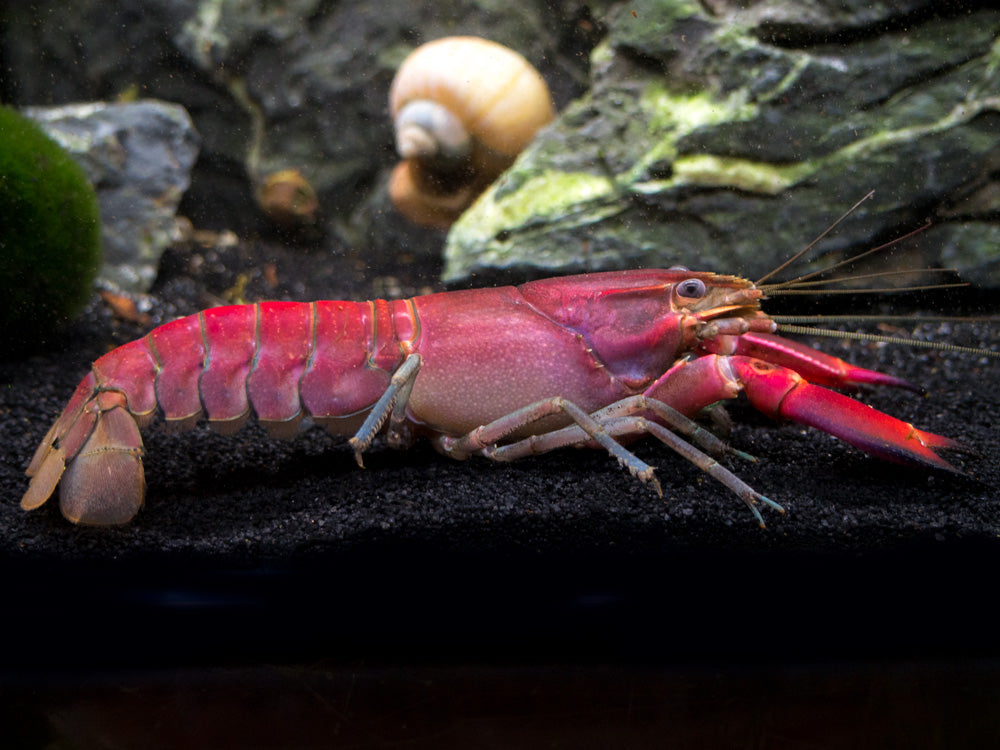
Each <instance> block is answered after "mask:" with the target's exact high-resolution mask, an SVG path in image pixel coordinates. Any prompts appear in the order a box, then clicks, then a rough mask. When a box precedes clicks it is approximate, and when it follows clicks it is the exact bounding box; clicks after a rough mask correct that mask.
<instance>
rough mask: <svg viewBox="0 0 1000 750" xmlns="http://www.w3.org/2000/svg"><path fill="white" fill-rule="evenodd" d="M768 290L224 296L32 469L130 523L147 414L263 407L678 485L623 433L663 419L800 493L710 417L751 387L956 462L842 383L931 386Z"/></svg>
mask: <svg viewBox="0 0 1000 750" xmlns="http://www.w3.org/2000/svg"><path fill="white" fill-rule="evenodd" d="M763 296H764V291H762V290H761V289H759V288H757V287H756V286H755V285H754V284H753V283H751V282H750V281H747V280H746V279H742V278H739V277H735V276H725V275H718V274H714V273H704V272H692V271H688V270H686V269H682V268H674V269H669V270H636V271H620V272H606V273H594V274H585V275H579V276H570V277H563V278H553V279H545V280H540V281H533V282H529V283H526V284H522V285H521V286H517V287H512V286H509V287H497V288H488V289H475V290H467V291H455V292H442V293H438V294H430V295H425V296H419V297H413V298H411V299H406V300H396V301H385V300H375V301H369V302H343V301H319V302H309V303H297V302H261V303H258V304H252V305H236V306H229V307H218V308H213V309H209V310H204V311H202V312H200V313H197V314H196V315H191V316H188V317H185V318H181V319H178V320H175V321H173V322H171V323H167V324H166V325H163V326H160V327H159V328H156V329H154V330H153V331H151V332H150V333H148V334H147V335H146V336H144V337H142V338H141V339H138V340H136V341H133V342H131V343H129V344H125V345H124V346H121V347H119V348H117V349H115V350H113V351H111V352H109V353H108V354H106V355H104V356H103V357H101V358H100V359H98V360H97V361H95V362H94V363H93V365H92V367H91V371H90V372H89V373H88V374H87V376H86V377H85V378H84V379H83V381H82V382H81V383H80V385H79V386H78V387H77V389H76V392H75V393H74V394H73V397H72V398H71V400H70V402H69V404H68V405H67V406H66V408H65V410H64V411H63V413H62V414H61V415H60V416H59V418H58V419H57V420H56V422H55V424H54V425H53V426H52V428H51V429H50V430H49V432H48V434H47V435H46V436H45V438H44V440H43V441H42V444H41V445H40V446H39V447H38V450H37V451H36V453H35V455H34V458H33V459H32V461H31V464H30V466H29V467H28V470H27V474H28V476H30V477H31V484H30V487H29V488H28V491H27V492H26V494H25V495H24V498H23V499H22V501H21V505H22V507H24V508H25V509H27V510H31V509H34V508H37V507H39V506H41V505H42V504H43V503H45V502H46V500H47V499H48V498H49V497H50V495H51V494H52V493H53V491H54V490H55V488H56V486H57V485H59V486H60V507H61V510H62V513H63V515H64V516H65V517H66V518H68V519H69V520H71V521H73V522H76V523H84V524H122V523H126V522H128V521H129V520H131V519H132V518H133V517H134V516H135V514H136V513H137V512H138V511H139V509H140V508H141V507H142V505H143V502H144V494H145V480H144V475H143V465H142V455H143V445H142V438H141V436H140V428H141V427H143V426H145V425H146V424H147V423H149V422H150V421H152V420H153V418H154V417H155V416H157V415H161V416H162V417H163V418H164V419H165V420H166V421H167V422H168V423H169V424H172V425H174V426H175V427H178V428H189V427H193V426H194V424H195V423H196V422H197V420H198V419H199V418H201V417H207V419H208V422H209V423H210V424H211V425H212V426H213V427H215V428H217V429H219V430H221V431H223V432H233V431H235V430H237V429H239V427H240V426H241V425H242V424H244V423H245V422H246V420H247V419H248V418H249V416H250V415H251V413H253V414H255V415H256V417H257V419H258V420H259V421H260V422H261V423H262V424H263V425H265V426H266V427H268V428H269V429H270V431H271V432H272V433H273V434H274V435H276V436H278V437H282V436H288V435H292V434H294V433H296V432H297V431H298V429H299V426H300V422H301V421H302V419H303V418H304V417H306V416H309V417H311V418H312V420H313V421H314V422H316V423H318V424H321V425H323V426H325V427H326V428H327V429H329V430H330V431H331V432H333V433H335V434H343V435H352V436H353V437H352V438H351V441H350V442H351V445H352V447H353V449H354V451H355V455H356V458H357V460H358V462H359V463H360V462H361V457H362V454H363V452H364V450H365V449H366V448H368V446H369V445H370V444H371V442H372V440H373V439H374V438H375V436H376V435H377V434H379V433H380V432H383V431H385V432H386V434H387V440H388V442H389V443H390V444H391V445H393V446H394V447H400V448H402V447H405V446H407V445H408V444H410V443H411V442H412V441H413V440H414V439H416V438H417V437H420V436H423V437H427V438H429V439H431V440H432V441H433V442H434V444H435V446H436V447H437V448H438V449H439V450H440V451H441V452H443V453H445V454H447V455H450V456H453V457H455V458H466V457H469V456H472V455H481V456H486V457H488V458H491V459H494V460H504V461H506V460H512V459H515V458H518V457H521V456H525V455H529V454H535V453H542V452H546V451H549V450H553V449H556V448H559V447H563V446H570V445H593V446H600V447H602V448H604V449H605V450H607V451H608V452H609V453H611V454H612V455H613V456H615V458H616V459H618V460H619V461H620V462H621V463H622V465H623V466H625V467H626V468H627V469H628V470H629V471H630V472H631V473H632V474H633V475H635V476H636V477H638V478H640V479H641V480H643V481H645V482H648V483H650V484H651V485H652V486H653V487H654V488H655V489H657V490H659V484H658V482H657V480H656V477H655V474H654V471H653V469H652V467H650V466H649V465H647V464H646V463H644V462H643V461H641V460H640V459H639V458H637V457H636V456H635V455H634V454H632V453H631V452H630V451H628V450H627V449H626V448H625V447H624V446H623V444H622V443H623V442H624V441H626V440H628V439H632V438H635V437H639V436H642V435H653V436H654V437H656V438H658V439H659V440H661V441H662V442H664V443H665V444H666V445H668V446H669V447H670V448H672V449H673V450H675V451H677V452H678V453H680V454H681V455H683V456H684V457H685V458H687V459H689V460H690V461H692V462H693V463H695V464H696V465H698V466H700V467H701V468H703V469H704V470H705V471H707V472H708V473H709V474H711V475H712V476H713V477H714V478H716V479H718V480H719V481H721V482H722V483H723V484H725V485H726V486H727V487H729V488H730V489H732V490H733V491H734V492H735V493H736V494H737V495H739V496H740V497H741V498H742V499H743V500H744V502H746V503H747V504H748V506H750V508H751V510H752V511H753V513H754V514H755V516H756V517H757V519H758V520H759V521H760V522H761V523H762V524H763V521H762V519H761V516H760V513H759V511H758V509H757V506H758V504H759V503H765V504H768V505H770V506H772V507H774V508H777V509H780V506H778V505H777V504H776V503H773V502H772V501H770V500H768V499H767V498H765V497H763V496H762V495H760V494H759V493H757V492H756V491H755V490H753V489H752V488H751V487H749V486H748V485H746V484H745V483H743V482H742V481H741V480H739V479H738V478H737V477H736V476H735V475H734V474H733V473H732V472H730V471H729V470H728V469H726V468H725V467H723V466H722V465H721V464H720V463H719V462H718V461H717V459H718V458H719V457H722V456H726V455H731V454H734V453H735V454H738V455H745V454H739V452H738V451H733V450H732V449H730V448H728V447H727V446H726V445H725V444H724V443H722V441H720V440H719V439H718V438H716V437H715V436H714V435H712V434H711V433H710V432H708V431H707V430H704V429H702V428H701V427H700V426H699V425H698V424H696V423H695V422H694V421H693V419H694V418H696V417H697V416H698V415H699V414H700V413H701V412H702V411H703V410H704V409H706V408H707V407H709V406H711V405H713V404H715V403H716V402H719V401H724V400H726V399H730V398H733V397H735V396H736V395H737V394H738V393H740V392H743V393H745V394H746V396H747V398H748V400H749V402H750V403H751V404H752V405H753V406H755V407H756V408H758V409H759V410H761V411H762V412H764V413H766V414H768V415H770V416H772V417H775V418H779V419H790V420H794V421H796V422H799V423H802V424H805V425H810V426H813V427H817V428H819V429H821V430H824V431H826V432H828V433H830V434H832V435H835V436H837V437H839V438H841V439H843V440H845V441H847V442H849V443H851V444H853V445H855V446H857V447H858V448H860V449H862V450H864V451H867V452H868V453H870V454H873V455H875V456H878V457H879V458H883V459H887V460H890V461H896V462H900V463H905V464H911V465H917V466H922V467H930V468H938V469H946V470H952V471H954V469H953V467H952V466H951V465H950V464H949V463H948V462H947V461H945V460H944V459H943V458H941V457H940V456H939V455H937V452H936V451H937V450H939V449H948V448H958V447H959V446H958V444H957V443H956V442H955V441H952V440H950V439H949V438H946V437H942V436H939V435H935V434H933V433H930V432H925V431H922V430H918V429H917V428H915V427H913V426H912V425H910V424H907V423H905V422H902V421H900V420H897V419H895V418H893V417H891V416H888V415H886V414H883V413H881V412H879V411H876V410H875V409H872V408H870V407H868V406H865V405H863V404H861V403H860V402H858V401H856V400H855V399H853V398H850V397H848V396H846V395H843V394H841V393H837V392H836V391H833V390H829V388H830V387H833V388H840V389H842V390H843V389H847V390H850V389H853V388H854V387H856V386H857V385H859V384H881V385H890V386H902V387H908V388H912V386H910V385H909V384H908V383H906V382H904V381H902V380H900V379H898V378H894V377H892V376H889V375H884V374H881V373H877V372H874V371H871V370H866V369H863V368H858V367H854V366H851V365H849V364H847V363H846V362H843V361H842V360H839V359H837V358H835V357H831V356H829V355H825V354H823V353H821V352H818V351H816V350H814V349H812V348H810V347H807V346H805V345H803V344H800V343H796V342H793V341H790V340H787V339H784V338H781V337H779V336H777V335H775V333H774V331H775V329H776V325H775V323H774V322H773V321H772V320H771V319H770V318H769V317H768V316H767V315H766V314H765V313H764V312H763V311H762V310H761V308H760V301H761V298H762V297H763Z"/></svg>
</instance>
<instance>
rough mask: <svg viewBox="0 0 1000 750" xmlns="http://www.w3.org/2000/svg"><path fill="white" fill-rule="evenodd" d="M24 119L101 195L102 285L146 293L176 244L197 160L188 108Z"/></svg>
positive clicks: (74, 110) (86, 110)
mask: <svg viewBox="0 0 1000 750" xmlns="http://www.w3.org/2000/svg"><path fill="white" fill-rule="evenodd" d="M24 114H25V115H27V116H28V117H30V118H32V119H33V120H35V121H36V122H37V123H38V124H39V125H41V127H42V128H43V129H44V130H45V132H46V133H48V135H49V136H50V137H51V138H53V139H54V140H55V141H57V142H58V143H59V144H60V145H61V146H62V147H63V148H65V149H66V150H67V151H69V152H70V153H71V154H72V155H73V156H74V157H75V158H76V160H77V161H78V162H79V163H80V164H81V166H82V167H83V168H84V171H85V172H86V173H87V176H88V177H89V178H90V181H91V182H92V183H93V184H94V187H95V189H96V190H97V198H98V202H99V203H100V207H101V225H102V242H103V246H104V261H103V263H102V265H101V269H100V271H99V273H98V284H103V285H105V286H112V287H114V288H116V289H121V290H124V291H131V292H145V291H147V290H148V289H149V287H150V286H151V285H152V283H153V281H154V280H155V279H156V273H157V269H158V267H159V263H160V256H161V255H162V254H163V251H164V250H165V249H166V248H167V247H168V246H169V245H170V244H171V243H173V242H176V241H177V239H178V227H177V218H176V213H177V206H178V203H179V202H180V200H181V196H182V195H183V194H184V191H185V190H186V189H187V187H188V184H189V182H190V173H191V168H192V167H193V165H194V162H195V159H196V157H197V155H198V134H197V133H196V132H195V130H194V127H193V126H192V124H191V119H190V118H189V117H188V114H187V112H186V111H185V110H184V108H183V107H181V106H180V105H177V104H167V103H165V102H158V101H142V102H136V103H133V104H104V103H95V104H74V105H68V106H64V107H53V108H40V107H28V108H26V109H25V110H24Z"/></svg>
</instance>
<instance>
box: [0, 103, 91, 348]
mask: <svg viewBox="0 0 1000 750" xmlns="http://www.w3.org/2000/svg"><path fill="white" fill-rule="evenodd" d="M0 217H2V219H0V322H2V333H0V338H2V339H3V340H4V342H6V343H27V342H31V341H32V340H35V339H39V338H44V337H45V336H46V334H47V332H48V331H49V330H50V329H51V328H52V327H53V326H56V325H58V324H60V323H62V322H64V321H66V320H67V319H69V318H70V317H72V316H73V315H74V314H75V313H77V312H78V311H79V310H80V308H81V307H82V306H83V304H84V303H85V302H86V300H87V298H88V296H89V295H90V293H91V289H92V284H93V281H94V277H95V275H96V274H97V268H98V264H99V263H100V260H101V226H100V217H99V212H98V206H97V196H96V195H95V193H94V189H93V187H92V186H91V185H90V182H88V180H87V177H86V175H85V174H84V172H83V170H82V169H81V168H80V167H79V166H78V165H77V164H76V162H74V161H73V159H72V158H71V157H70V156H69V155H68V154H67V153H66V152H65V151H63V150H62V148H60V147H59V146H58V145H57V144H56V143H55V142H54V141H52V140H51V139H49V137H48V136H46V135H45V134H44V133H43V132H42V131H41V129H40V128H39V127H38V126H37V125H35V124H34V123H33V122H31V121H30V120H28V119H27V118H25V117H23V116H22V115H20V114H19V113H17V112H15V111H14V110H12V109H9V108H7V107H2V106H0Z"/></svg>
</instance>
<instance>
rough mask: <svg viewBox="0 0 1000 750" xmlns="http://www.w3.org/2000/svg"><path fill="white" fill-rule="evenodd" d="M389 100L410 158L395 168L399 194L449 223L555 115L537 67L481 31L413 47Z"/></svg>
mask: <svg viewBox="0 0 1000 750" xmlns="http://www.w3.org/2000/svg"><path fill="white" fill-rule="evenodd" d="M389 106H390V109H391V112H392V116H393V121H394V123H395V128H396V149H397V151H399V154H400V156H402V157H403V158H404V159H406V160H407V162H404V164H401V165H399V166H397V168H396V171H395V172H394V173H393V177H392V180H391V182H390V195H391V196H392V198H393V202H394V203H395V204H396V206H397V208H399V209H400V210H401V211H402V212H403V213H404V214H405V215H407V216H408V217H409V218H410V219H411V220H413V221H415V222H417V223H420V224H425V225H430V226H445V227H446V226H448V225H450V224H451V222H452V221H454V219H455V218H457V217H458V215H459V214H461V212H462V211H463V210H464V209H465V207H466V206H468V204H469V203H471V202H472V200H474V199H475V197H476V196H477V195H478V194H479V193H480V192H481V191H482V190H483V189H485V187H486V186H487V185H488V184H489V183H491V182H492V181H493V180H494V179H496V178H497V176H499V174H500V173H501V172H503V170H505V169H506V168H507V167H509V166H510V165H511V164H512V163H513V161H514V159H515V158H516V157H517V155H518V154H519V153H520V152H521V151H522V150H523V149H524V147H525V146H526V145H527V144H528V143H529V142H530V141H531V139H532V138H534V136H535V133H536V132H537V131H538V129H539V128H541V127H542V126H543V125H545V124H547V123H548V122H550V121H551V120H552V118H553V117H555V108H554V107H553V104H552V97H551V95H550V94H549V89H548V86H546V85H545V81H544V80H543V79H542V77H541V75H539V73H538V71H537V70H535V69H534V68H533V67H532V66H531V64H530V63H529V62H528V61H527V60H525V59H524V57H522V56H521V55H519V54H518V53H517V52H514V51H513V50H511V49H508V48H507V47H504V46H503V45H500V44H497V43H496V42H491V41H488V40H486V39H480V38H478V37H446V38H444V39H438V40H436V41H433V42H429V43H427V44H425V45H423V46H421V47H418V48H417V49H416V50H414V52H413V53H412V54H411V55H410V56H409V57H408V58H407V59H406V60H405V61H404V63H403V65H402V66H401V67H400V69H399V71H398V72H397V73H396V77H395V79H394V80H393V82H392V88H391V90H390V92H389ZM404 165H406V166H404ZM408 191H414V192H417V193H429V195H426V196H423V197H422V196H419V195H418V196H413V195H408V194H407V195H404V194H403V193H406V192H408ZM458 194H461V200H459V201H457V200H456V197H457V195H458ZM442 200H443V201H444V203H445V204H447V205H442V204H441V201H442ZM428 201H429V205H428V207H427V208H426V209H422V208H420V206H421V205H423V204H425V203H427V202H428ZM456 206H457V207H456ZM425 211H426V212H427V214H428V215H427V216H422V213H423V212H425ZM449 217H450V218H449Z"/></svg>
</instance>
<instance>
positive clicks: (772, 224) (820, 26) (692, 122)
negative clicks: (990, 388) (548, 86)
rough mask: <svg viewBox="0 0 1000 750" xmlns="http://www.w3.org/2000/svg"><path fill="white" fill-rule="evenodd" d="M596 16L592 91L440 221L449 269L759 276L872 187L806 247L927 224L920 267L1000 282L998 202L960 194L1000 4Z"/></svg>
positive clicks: (999, 93) (996, 39) (987, 139)
mask: <svg viewBox="0 0 1000 750" xmlns="http://www.w3.org/2000/svg"><path fill="white" fill-rule="evenodd" d="M608 25H609V34H608V37H607V38H606V40H605V41H604V42H603V43H602V44H601V45H600V46H599V47H598V48H597V49H596V50H595V51H594V53H593V54H592V56H591V63H592V71H591V84H592V85H591V89H590V91H589V92H588V94H587V95H586V96H585V97H583V98H582V99H580V100H578V101H576V102H574V103H573V104H572V105H571V106H570V107H568V108H567V109H566V110H565V111H564V112H563V113H562V115H561V117H560V118H559V119H558V120H557V121H556V122H555V123H554V124H553V125H552V126H551V127H550V128H549V129H548V130H546V131H543V133H542V134H541V135H540V136H539V138H538V139H537V140H536V141H535V143H534V144H533V145H532V146H531V147H529V149H528V150H527V151H526V152H525V153H523V154H522V156H521V158H520V159H519V160H518V162H517V163H516V164H515V165H514V167H513V168H512V169H511V170H509V171H508V172H507V173H506V174H505V175H503V176H502V177H501V179H500V180H499V181H498V182H497V183H496V184H495V185H494V186H493V187H492V189H491V190H489V191H488V192H487V193H486V194H484V195H483V196H482V198H481V199H480V200H479V201H478V202H477V203H476V204H475V205H473V206H472V207H471V208H470V209H469V211H467V212H466V213H465V214H464V215H463V216H462V217H461V219H460V220H459V221H458V223H456V224H455V226H454V227H453V228H452V231H451V233H450V234H449V237H448V241H447V246H446V268H445V278H446V280H448V281H453V282H454V281H463V280H467V279H469V277H470V276H472V275H475V274H485V275H494V276H495V275H497V274H508V275H509V274H511V273H522V274H523V273H527V274H533V275H538V274H541V273H551V272H570V271H586V270H600V269H609V268H622V267H631V266H670V265H674V264H678V263H680V264H683V265H687V266H690V267H693V268H695V267H696V268H704V269H705V270H716V271H723V272H726V273H739V274H743V275H746V276H750V277H752V278H756V277H759V276H760V275H763V274H764V273H766V272H767V271H769V270H770V269H771V268H773V267H774V266H776V265H777V264H778V263H779V262H780V261H781V260H783V259H784V258H786V257H788V256H789V255H791V254H792V253H793V252H794V251H795V250H797V249H799V248H800V247H802V246H804V245H805V244H806V243H807V242H808V241H809V240H811V239H812V238H813V237H815V236H817V235H818V234H819V233H820V232H821V231H822V230H823V229H825V228H826V227H827V226H828V225H829V224H830V223H831V222H832V221H833V220H834V219H835V218H836V217H837V216H839V215H840V214H841V213H843V212H844V210H846V209H847V208H848V207H849V206H851V205H852V204H853V203H855V202H856V201H857V200H858V199H860V198H861V197H862V196H864V195H866V194H867V193H868V192H869V191H871V190H874V191H875V197H874V199H873V200H870V201H868V202H867V203H865V204H864V205H863V206H862V207H861V208H860V209H859V210H858V211H857V212H856V213H855V214H854V215H853V216H852V217H851V218H850V220H849V221H847V222H845V223H844V224H843V225H841V226H840V227H839V228H838V230H837V231H836V232H835V233H833V234H832V235H831V236H830V237H829V238H827V239H826V240H824V241H823V242H821V243H820V245H819V246H818V247H817V253H819V254H820V255H822V254H824V253H828V254H829V253H834V254H837V255H838V256H839V255H841V254H843V253H844V252H846V251H848V250H853V249H857V248H865V247H868V246H871V245H874V244H877V243H879V242H881V241H884V240H886V239H889V238H892V237H895V236H899V235H902V234H904V233H905V232H907V231H909V230H911V229H914V228H916V227H918V226H921V225H922V224H924V223H925V222H926V221H928V220H930V221H932V222H933V224H934V226H935V231H933V232H929V233H927V234H926V236H924V237H922V238H921V241H920V243H919V252H920V253H921V258H920V259H919V262H922V263H925V264H927V265H938V264H950V263H956V264H958V267H959V270H960V272H961V273H963V274H964V275H965V276H967V277H968V278H970V279H975V280H977V281H979V282H981V283H983V282H985V283H986V284H988V285H990V286H1000V273H998V270H1000V268H998V265H1000V264H998V263H997V260H996V259H997V257H998V255H997V250H996V249H995V248H994V247H989V248H986V247H984V246H983V243H984V242H988V241H989V240H990V239H991V238H993V237H995V236H996V234H995V232H994V231H993V230H991V229H989V227H996V226H998V225H1000V223H998V222H997V219H996V216H997V214H996V212H995V207H989V206H980V207H979V208H976V207H975V206H974V205H972V203H970V202H969V201H965V200H964V199H965V198H966V197H967V196H973V195H982V194H987V193H989V192H990V187H991V186H995V185H996V182H997V178H996V175H997V174H998V167H1000V11H998V10H994V9H991V8H987V7H985V6H980V5H975V4H973V5H970V6H967V7H965V6H961V4H957V5H954V6H952V5H948V6H941V5H937V4H934V3H931V2H927V1H921V0H911V1H910V2H904V3H892V4H890V3H876V4H871V3H860V2H847V3H843V2H839V3H833V2H816V1H815V0H809V1H806V0H802V1H801V2H796V1H794V0H784V1H783V2H769V1H768V0H762V1H761V2H757V3H749V4H748V3H742V2H726V1H725V0H715V1H713V2H703V3H701V2H691V1H690V0H688V1H685V0H647V1H645V2H643V1H642V0H637V1H636V2H631V3H627V4H623V5H622V6H620V7H619V8H618V9H617V11H615V12H613V13H612V14H611V16H610V17H609V19H608ZM962 203H965V204H966V205H967V206H970V208H969V210H968V211H962V212H960V211H956V210H953V207H954V206H956V205H957V204H962ZM945 230H947V231H945ZM826 260H827V262H829V258H827V259H826ZM911 260H912V258H911Z"/></svg>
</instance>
